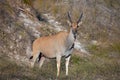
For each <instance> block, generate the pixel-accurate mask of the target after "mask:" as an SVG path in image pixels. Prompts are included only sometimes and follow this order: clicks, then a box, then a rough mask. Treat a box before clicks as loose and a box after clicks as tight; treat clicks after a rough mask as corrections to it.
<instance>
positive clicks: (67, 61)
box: [65, 56, 71, 76]
mask: <svg viewBox="0 0 120 80" xmlns="http://www.w3.org/2000/svg"><path fill="white" fill-rule="evenodd" d="M70 57H71V56H69V57H67V58H66V59H65V60H66V63H65V67H66V76H68V65H69V61H70Z"/></svg>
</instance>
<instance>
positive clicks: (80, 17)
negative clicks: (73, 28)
mask: <svg viewBox="0 0 120 80" xmlns="http://www.w3.org/2000/svg"><path fill="white" fill-rule="evenodd" d="M82 16H83V12H82V13H81V15H80V17H79V19H78V21H77V24H78V23H79V22H80V21H81V19H82Z"/></svg>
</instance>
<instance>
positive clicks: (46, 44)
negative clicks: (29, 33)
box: [30, 13, 83, 76]
mask: <svg viewBox="0 0 120 80" xmlns="http://www.w3.org/2000/svg"><path fill="white" fill-rule="evenodd" d="M82 15H83V13H81V15H80V17H79V19H78V21H77V22H72V19H71V16H70V13H68V18H69V20H68V23H69V25H70V27H71V28H70V30H69V31H68V32H66V31H60V32H58V33H57V34H55V35H51V36H46V37H40V38H38V39H36V40H35V41H34V42H33V46H32V48H33V52H32V56H31V57H30V59H32V61H31V67H34V63H35V61H36V59H37V58H39V59H40V64H39V67H41V66H42V64H43V62H44V60H45V58H56V62H57V76H59V73H60V62H61V57H62V56H64V57H65V60H66V62H65V67H66V75H68V65H69V60H70V57H71V53H72V51H73V48H74V42H75V39H76V34H77V29H78V27H79V26H80V24H81V23H82V21H81V18H82Z"/></svg>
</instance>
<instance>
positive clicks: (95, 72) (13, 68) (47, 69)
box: [0, 44, 120, 80]
mask: <svg viewBox="0 0 120 80" xmlns="http://www.w3.org/2000/svg"><path fill="white" fill-rule="evenodd" d="M89 50H91V51H92V56H91V57H79V56H76V55H74V54H73V55H72V57H71V60H70V65H69V76H65V60H64V58H63V59H62V62H61V72H60V77H59V78H58V79H59V80H119V79H120V76H119V75H120V52H119V50H120V45H118V44H112V46H109V47H107V48H101V47H100V46H95V45H94V46H92V45H91V47H90V46H89ZM112 51H114V55H113V53H112ZM111 54H112V55H111ZM115 55H117V56H115ZM0 79H1V80H17V79H20V80H55V79H56V60H55V59H53V60H50V61H45V63H44V64H43V66H42V68H41V69H39V68H38V63H36V65H35V67H34V68H33V69H31V68H29V67H28V66H19V65H17V64H16V63H15V62H13V61H10V60H8V57H2V56H1V57H0Z"/></svg>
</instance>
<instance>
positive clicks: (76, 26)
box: [68, 12, 83, 38]
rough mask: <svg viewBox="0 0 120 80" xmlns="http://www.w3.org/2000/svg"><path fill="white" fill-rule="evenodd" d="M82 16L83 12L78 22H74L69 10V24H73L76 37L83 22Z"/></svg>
mask: <svg viewBox="0 0 120 80" xmlns="http://www.w3.org/2000/svg"><path fill="white" fill-rule="evenodd" d="M82 16H83V13H81V14H80V17H79V19H78V21H77V22H73V21H72V19H71V15H70V12H68V18H69V21H68V24H69V26H71V29H72V32H73V34H74V35H75V38H76V34H77V30H78V27H79V26H80V25H81V24H82V21H81V19H82Z"/></svg>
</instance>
